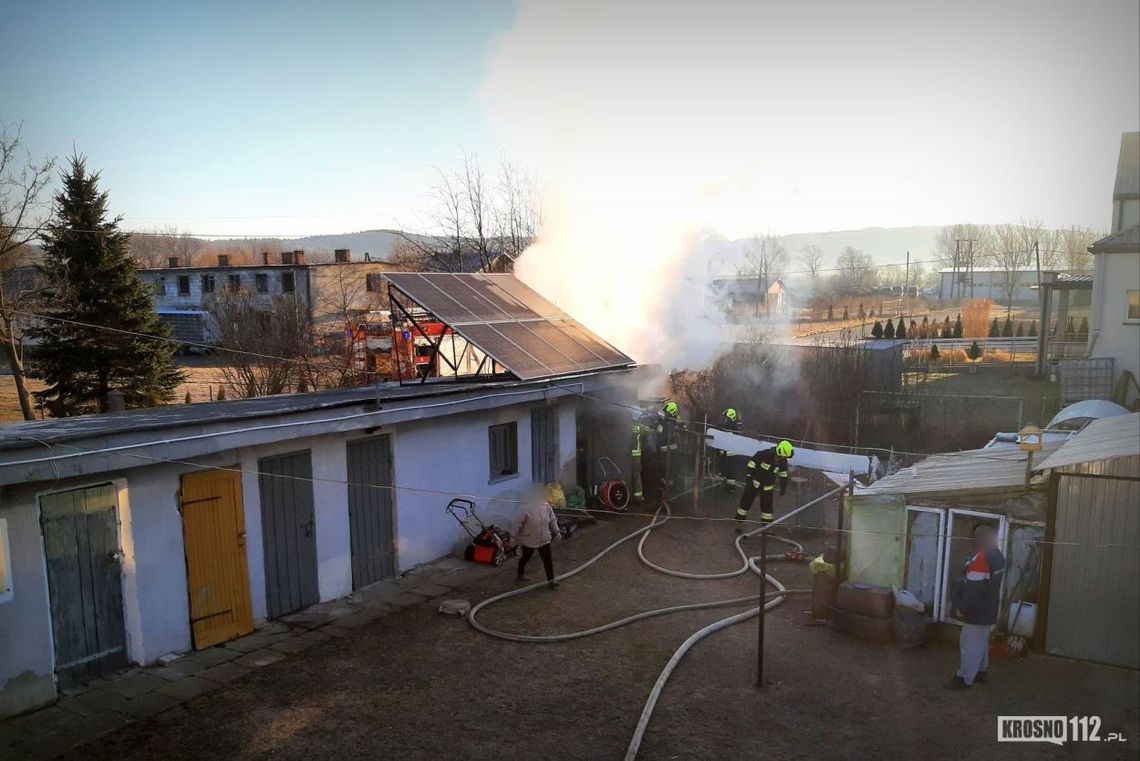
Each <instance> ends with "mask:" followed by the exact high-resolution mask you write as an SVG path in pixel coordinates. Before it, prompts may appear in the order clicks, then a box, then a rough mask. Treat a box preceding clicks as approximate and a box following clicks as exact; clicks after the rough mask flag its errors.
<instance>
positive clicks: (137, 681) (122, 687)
mask: <svg viewBox="0 0 1140 761" xmlns="http://www.w3.org/2000/svg"><path fill="white" fill-rule="evenodd" d="M165 684H167V681H166V680H165V679H160V678H159V677H157V676H155V675H154V674H146V673H138V674H131V675H130V676H128V677H124V678H123V679H119V680H117V681H115V682H112V683H111V685H110V686H109V687H108V688H107V689H109V690H111V691H113V692H117V693H119V694H120V695H123V696H124V697H127V698H137V697H138V696H139V695H143V694H145V693H147V692H151V691H153V690H157V689H158V688H159V687H162V686H163V685H165Z"/></svg>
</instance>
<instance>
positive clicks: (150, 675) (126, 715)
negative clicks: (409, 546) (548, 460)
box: [0, 558, 498, 761]
mask: <svg viewBox="0 0 1140 761" xmlns="http://www.w3.org/2000/svg"><path fill="white" fill-rule="evenodd" d="M496 571H498V569H496V568H493V567H490V566H474V565H470V564H465V563H463V562H462V561H458V560H454V559H452V558H445V559H443V560H440V561H438V562H436V563H432V564H430V565H427V566H424V567H422V568H419V569H416V570H415V571H413V572H412V573H409V574H408V575H406V576H401V577H397V578H394V579H388V580H385V581H382V582H379V583H377V584H373V585H372V586H369V587H366V588H364V589H361V590H358V591H357V592H355V593H353V595H352V596H351V597H349V598H344V599H341V600H334V601H332V602H328V603H322V604H320V605H315V606H313V607H312V608H308V609H306V610H303V611H301V612H299V613H294V614H292V615H288V616H284V617H283V618H281V619H280V620H277V621H273V622H269V623H265V624H264V625H262V626H261V627H259V628H258V629H256V630H255V631H254V632H253V633H251V634H247V635H246V636H244V637H241V638H239V639H235V640H231V641H229V642H226V643H224V644H221V645H217V646H216V647H211V648H208V649H206V650H198V651H196V652H191V653H186V654H185V655H182V656H181V657H179V658H176V659H175V660H173V661H171V662H170V663H168V664H166V665H156V666H150V667H147V668H138V667H136V668H131V669H128V670H126V671H123V672H121V673H118V674H114V675H112V676H109V677H102V678H99V679H96V680H94V681H92V682H89V683H87V684H85V685H83V686H82V687H80V688H78V689H74V690H67V691H65V692H64V693H61V694H60V696H59V699H58V700H57V701H56V703H55V704H54V705H50V706H47V707H45V708H40V709H38V710H36V711H32V712H30V713H26V714H23V715H21V716H16V717H13V718H9V719H4V720H0V758H2V759H4V760H5V761H24V760H25V759H49V758H55V757H56V756H59V755H61V754H62V753H64V752H65V751H67V750H69V749H71V748H73V747H75V746H77V745H81V744H83V743H86V742H89V741H91V740H94V739H95V738H97V737H99V736H100V735H103V734H106V733H108V732H112V731H114V730H116V729H120V728H121V727H123V726H124V725H126V724H128V723H130V722H132V721H139V720H142V719H146V718H149V717H151V716H155V715H157V714H160V713H163V712H177V711H183V710H185V709H183V708H182V707H181V706H182V704H183V703H185V702H186V701H188V700H191V699H193V698H196V697H199V696H201V695H206V694H208V693H210V692H212V691H214V690H217V689H219V688H220V687H222V685H225V684H227V683H229V682H232V681H234V680H236V679H241V678H243V677H244V676H246V675H247V674H249V673H251V672H252V671H254V670H255V669H261V668H265V667H267V666H272V665H273V664H275V663H278V662H280V661H284V660H287V659H289V658H296V657H298V656H300V655H302V654H303V653H305V651H307V650H309V649H310V648H312V647H319V646H320V645H321V644H322V643H325V642H329V641H331V640H333V639H345V638H349V637H351V636H353V633H354V631H355V630H357V629H360V628H361V627H363V626H367V625H368V624H369V623H371V622H372V621H375V620H376V619H377V618H379V617H381V616H386V615H393V614H395V613H397V612H398V611H399V610H400V609H402V608H406V607H408V606H411V605H424V604H429V603H432V604H438V603H439V601H440V599H442V598H444V597H448V596H456V595H458V594H459V592H458V591H457V590H459V589H461V588H462V587H463V586H465V585H466V584H469V583H471V582H472V581H474V580H475V579H477V578H479V577H481V576H484V575H487V574H489V573H495V572H496Z"/></svg>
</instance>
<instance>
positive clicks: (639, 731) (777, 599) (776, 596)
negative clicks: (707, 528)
mask: <svg viewBox="0 0 1140 761" xmlns="http://www.w3.org/2000/svg"><path fill="white" fill-rule="evenodd" d="M841 491H843V489H842V488H839V489H835V490H833V491H830V492H828V493H827V494H824V495H823V496H821V497H817V498H816V499H813V500H811V501H810V502H808V503H806V504H804V505H801V506H800V507H798V508H796V509H795V510H793V511H792V512H790V513H788V514H786V515H782V516H780V518H778V519H777V520H775V521H773V522H772V523H768V524H764V525H761V526H760V527H758V528H756V529H753V530H752V531H749V532H746V533H742V534H739V535H738V536H737V537H736V540H735V542H734V546H735V548H736V551H737V553H738V554H739V555H740V559H741V566H740V567H739V568H737V569H735V570H732V571H724V572H720V573H690V572H687V571H678V570H675V569H672V568H666V567H664V566H662V565H659V564H657V563H654V562H653V561H651V560H649V558H648V557H646V555H645V544H646V541H647V540H648V538H649V534H650V533H651V532H652V531H653V529H655V528H658V527H659V526H662V525H663V524H665V523H666V522H667V521H668V520H669V519H670V517H671V516H672V512H671V510H670V508H669V504H668V502H662V503H661V506H660V507H658V508H657V511H656V512H655V513H654V514H653V518H652V519H651V520H650V522H649V523H648V524H647V525H645V526H642V527H641V528H639V529H637V530H635V531H633V532H631V533H629V534H626V535H625V536H623V537H621V538H619V539H617V540H616V541H614V542H612V543H610V544H609V545H608V546H606V547H604V548H603V549H602V550H601V551H600V552H598V553H597V554H596V555H594V556H593V557H591V558H590V559H589V560H587V561H586V562H584V563H582V564H581V565H579V566H577V567H575V568H573V569H571V570H569V571H567V572H566V573H563V574H561V575H559V576H556V577H555V580H556V581H563V580H565V579H569V578H571V577H572V576H576V575H577V574H579V573H581V572H582V571H584V570H586V569H587V568H589V567H590V566H592V565H593V564H594V563H596V562H598V561H599V560H601V559H602V558H603V557H605V556H606V555H608V554H609V553H610V552H612V551H613V550H615V549H617V548H618V547H620V546H621V545H623V544H625V543H626V542H628V541H631V540H632V539H635V538H637V537H640V540H639V541H638V543H637V556H638V558H639V559H640V560H641V562H642V563H644V564H645V565H647V566H649V567H650V568H652V569H653V570H654V571H657V572H658V573H663V574H666V575H669V576H675V577H678V578H683V579H698V580H715V579H729V578H734V577H736V576H741V575H743V574H746V573H748V572H749V571H752V572H753V573H755V574H757V575H760V574H761V571H760V567H759V566H758V565H757V561H759V560H760V557H759V556H758V555H755V556H750V555H749V554H748V553H747V552H746V551H745V550H744V547H743V544H742V543H743V542H744V541H745V540H746V539H748V538H749V537H752V536H755V535H757V534H760V533H763V532H767V531H768V530H769V529H770V528H771V527H772V526H774V525H777V524H779V523H782V522H784V521H786V520H787V519H789V518H791V517H792V516H793V515H796V514H797V513H799V512H801V511H803V510H806V509H807V508H809V507H812V506H813V505H815V504H818V503H819V502H822V501H823V500H825V499H827V498H829V497H833V496H835V495H836V494H838V493H839V492H841ZM662 512H664V517H661V514H662ZM768 538H770V539H773V540H776V541H779V542H783V543H785V544H790V545H792V546H793V547H795V548H797V549H799V550H802V549H803V547H802V546H801V545H800V544H799V543H798V542H795V541H792V540H791V539H786V538H784V537H779V536H770V537H768ZM784 557H785V556H784V555H768V556H766V557H765V560H766V561H768V560H783V559H784ZM763 576H764V582H765V584H771V585H772V586H773V587H775V588H776V591H775V592H772V593H767V594H765V595H764V610H766V611H767V610H771V609H772V608H774V607H776V606H777V605H779V604H780V603H781V602H783V601H784V598H785V597H786V596H787V595H789V594H800V593H804V592H805V591H806V590H789V589H787V588H785V587H784V585H783V584H781V583H780V581H779V580H778V579H776V578H775V577H774V576H772V575H771V574H763ZM544 586H546V584H545V583H544V582H539V583H536V584H530V585H528V586H525V587H519V588H518V589H512V590H509V591H507V592H503V593H502V594H498V595H495V596H493V597H489V598H487V599H486V600H484V601H482V602H480V603H478V604H477V605H475V606H474V607H472V608H471V611H470V612H469V613H468V614H467V622H468V623H469V624H470V625H471V627H472V628H474V629H475V630H476V631H479V632H482V633H483V634H487V635H489V636H492V637H497V638H499V639H505V640H510V641H513V642H545V643H549V642H565V641H567V640H572V639H579V638H581V637H589V636H592V635H594V634H600V633H602V632H606V631H610V630H613V629H617V628H619V627H622V626H627V625H629V624H632V623H634V622H636V621H642V620H645V619H647V618H653V617H655V616H663V615H668V614H670V613H680V612H682V611H689V610H702V609H705V608H717V607H728V606H732V605H745V604H756V603H759V602H760V595H750V596H747V597H736V598H732V599H729V600H715V601H711V602H698V603H686V604H682V605H673V606H669V607H666V608H657V609H654V610H647V611H642V612H640V613H635V614H633V615H631V616H626V617H625V618H620V619H618V620H616V621H610V622H609V623H605V624H601V625H599V626H594V627H591V628H589V629H583V630H581V631H575V632H566V633H562V634H534V635H531V634H515V633H512V632H504V631H499V630H497V629H492V628H490V627H488V626H486V625H484V624H482V623H480V621H479V620H478V615H479V613H480V611H482V610H483V609H484V608H487V607H488V606H490V605H493V604H494V603H497V602H501V601H503V600H507V599H510V598H512V597H517V596H519V595H523V594H527V593H528V592H532V591H534V590H535V589H538V588H540V587H544ZM759 613H760V606H759V605H756V607H754V608H751V609H749V610H746V611H744V612H742V613H736V614H734V615H732V616H729V617H727V618H723V619H721V620H719V621H714V622H713V623H711V624H709V625H707V626H705V627H703V628H702V629H699V630H698V631H696V632H694V633H693V634H692V635H691V636H689V638H688V639H686V640H685V641H684V642H683V643H681V646H680V647H679V648H677V650H676V651H675V652H674V653H673V655H672V657H671V658H670V659H669V661H668V663H666V664H665V668H664V669H662V671H661V674H660V675H659V676H658V677H657V681H656V682H655V683H654V685H653V689H652V690H650V693H649V697H648V698H647V699H646V701H645V706H644V707H643V708H642V711H641V716H640V718H639V719H638V722H637V727H636V729H635V730H634V733H633V737H632V738H631V739H630V742H629V748H628V749H627V751H626V755H625V758H626V761H633V759H635V758H636V757H637V751H638V749H639V748H640V746H641V740H642V738H643V737H644V736H645V730H646V728H647V727H648V726H649V720H650V718H651V717H652V716H653V709H654V708H655V707H656V705H657V700H658V698H659V697H660V696H661V692H662V690H663V689H664V687H665V684H666V682H668V681H669V677H670V675H672V673H673V670H674V669H675V668H676V667H677V664H678V663H680V662H681V659H682V658H684V657H685V654H686V653H687V652H688V651H689V650H690V649H691V648H692V647H693V645H695V644H696V643H697V642H699V641H700V640H701V639H703V638H704V637H706V636H708V635H709V634H712V633H714V632H717V631H720V630H721V629H724V628H726V627H729V626H732V625H733V624H736V623H740V622H741V621H747V620H748V619H750V618H753V617H755V616H757V615H759Z"/></svg>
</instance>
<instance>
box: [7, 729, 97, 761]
mask: <svg viewBox="0 0 1140 761" xmlns="http://www.w3.org/2000/svg"><path fill="white" fill-rule="evenodd" d="M85 739H86V738H85V736H84V735H82V734H79V733H77V732H74V731H72V730H59V731H58V732H50V733H48V734H46V735H40V736H38V737H33V738H32V739H30V740H27V741H25V742H22V743H20V744H19V745H17V746H16V747H15V748H14V750H16V751H19V752H23V753H26V754H27V755H28V756H30V757H32V758H57V757H58V756H62V755H63V754H64V753H66V752H67V751H68V750H70V749H71V748H74V747H75V746H76V745H78V744H79V743H81V742H83V741H84V740H85ZM5 758H7V756H5Z"/></svg>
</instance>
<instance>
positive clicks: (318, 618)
mask: <svg viewBox="0 0 1140 761" xmlns="http://www.w3.org/2000/svg"><path fill="white" fill-rule="evenodd" d="M281 620H282V621H285V622H287V623H288V624H289V625H290V626H295V627H299V628H302V629H316V628H318V627H321V626H324V625H325V624H328V623H332V621H333V620H334V617H333V616H330V615H329V614H327V613H323V612H321V611H319V610H308V611H302V612H300V613H294V614H292V615H290V616H285V617H284V618H282V619H281Z"/></svg>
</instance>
